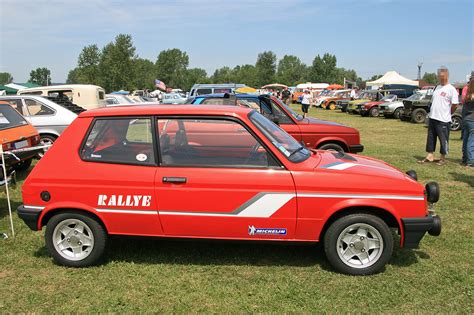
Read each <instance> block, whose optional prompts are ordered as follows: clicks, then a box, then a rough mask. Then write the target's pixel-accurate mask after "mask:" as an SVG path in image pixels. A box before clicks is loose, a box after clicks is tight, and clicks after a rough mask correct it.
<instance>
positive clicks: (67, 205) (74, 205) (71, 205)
mask: <svg viewBox="0 0 474 315" xmlns="http://www.w3.org/2000/svg"><path fill="white" fill-rule="evenodd" d="M58 209H77V210H79V211H81V210H82V211H85V212H90V213H93V214H94V215H95V216H97V217H98V218H99V219H100V220H101V221H102V223H103V224H104V226H105V228H106V230H108V229H109V228H108V226H107V224H106V222H105V220H104V217H103V215H102V214H101V213H99V212H97V211H96V210H95V209H94V208H93V207H91V206H88V205H86V204H84V203H79V202H57V203H53V204H49V205H47V206H46V207H45V208H44V209H43V211H41V214H40V217H39V218H38V231H39V230H41V222H42V221H43V218H44V217H45V216H46V215H47V214H48V213H50V212H52V211H55V210H58Z"/></svg>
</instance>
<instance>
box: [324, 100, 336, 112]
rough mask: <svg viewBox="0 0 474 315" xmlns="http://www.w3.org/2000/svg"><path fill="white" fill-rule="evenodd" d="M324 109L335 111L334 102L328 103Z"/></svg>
mask: <svg viewBox="0 0 474 315" xmlns="http://www.w3.org/2000/svg"><path fill="white" fill-rule="evenodd" d="M326 109H329V110H336V103H334V102H331V103H329V104H328V106H326Z"/></svg>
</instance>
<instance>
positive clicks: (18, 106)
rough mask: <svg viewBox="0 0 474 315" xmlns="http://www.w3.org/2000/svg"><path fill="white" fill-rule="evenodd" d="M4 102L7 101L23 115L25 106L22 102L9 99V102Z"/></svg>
mask: <svg viewBox="0 0 474 315" xmlns="http://www.w3.org/2000/svg"><path fill="white" fill-rule="evenodd" d="M4 101H6V102H7V103H8V104H10V106H11V107H13V108H14V109H16V110H17V112H19V113H20V114H22V115H23V104H22V102H21V100H19V99H7V100H4Z"/></svg>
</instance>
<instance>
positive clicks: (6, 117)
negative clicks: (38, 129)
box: [0, 105, 28, 130]
mask: <svg viewBox="0 0 474 315" xmlns="http://www.w3.org/2000/svg"><path fill="white" fill-rule="evenodd" d="M27 124H28V123H27V122H26V120H25V119H24V118H23V117H22V116H21V115H20V114H19V113H18V112H17V111H16V110H14V109H13V108H11V107H10V105H0V130H4V129H8V128H13V127H18V126H23V125H27Z"/></svg>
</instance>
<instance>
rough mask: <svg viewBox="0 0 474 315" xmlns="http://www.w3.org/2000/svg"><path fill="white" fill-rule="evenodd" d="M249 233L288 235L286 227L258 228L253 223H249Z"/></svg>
mask: <svg viewBox="0 0 474 315" xmlns="http://www.w3.org/2000/svg"><path fill="white" fill-rule="evenodd" d="M249 235H286V229H282V228H256V227H255V226H253V225H249Z"/></svg>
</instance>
